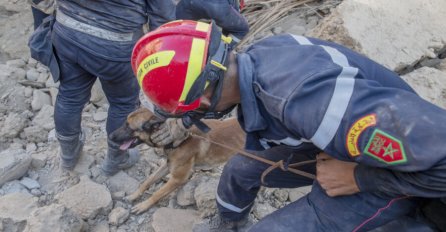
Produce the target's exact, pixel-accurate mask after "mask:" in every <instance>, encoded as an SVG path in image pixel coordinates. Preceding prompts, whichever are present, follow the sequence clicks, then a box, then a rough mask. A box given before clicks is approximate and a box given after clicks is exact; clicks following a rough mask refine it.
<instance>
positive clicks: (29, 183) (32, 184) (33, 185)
mask: <svg viewBox="0 0 446 232" xmlns="http://www.w3.org/2000/svg"><path fill="white" fill-rule="evenodd" d="M20 183H21V184H22V185H23V186H25V187H26V188H27V189H30V190H31V189H37V188H40V184H39V182H37V181H36V180H33V179H31V178H28V177H23V178H22V180H20Z"/></svg>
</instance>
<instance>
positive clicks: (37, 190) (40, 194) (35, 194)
mask: <svg viewBox="0 0 446 232" xmlns="http://www.w3.org/2000/svg"><path fill="white" fill-rule="evenodd" d="M31 194H32V195H33V196H36V197H40V196H42V191H40V189H31Z"/></svg>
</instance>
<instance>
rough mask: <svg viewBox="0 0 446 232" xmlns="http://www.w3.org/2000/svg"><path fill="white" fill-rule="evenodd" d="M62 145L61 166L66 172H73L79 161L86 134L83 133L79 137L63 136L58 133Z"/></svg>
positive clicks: (57, 136)
mask: <svg viewBox="0 0 446 232" xmlns="http://www.w3.org/2000/svg"><path fill="white" fill-rule="evenodd" d="M56 138H57V140H58V141H59V144H60V166H61V167H62V169H65V170H73V169H74V167H75V166H76V164H77V161H78V160H79V157H80V155H81V152H82V148H83V147H84V143H85V133H84V132H83V131H81V133H80V134H78V135H73V136H63V135H60V134H58V133H56Z"/></svg>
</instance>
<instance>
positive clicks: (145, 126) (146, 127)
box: [141, 122, 152, 131]
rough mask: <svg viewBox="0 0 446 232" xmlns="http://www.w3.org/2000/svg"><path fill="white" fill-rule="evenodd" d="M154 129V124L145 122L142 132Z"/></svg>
mask: <svg viewBox="0 0 446 232" xmlns="http://www.w3.org/2000/svg"><path fill="white" fill-rule="evenodd" d="M151 127H152V124H151V123H150V122H145V123H144V124H142V128H141V129H142V130H143V131H149V130H150V129H151Z"/></svg>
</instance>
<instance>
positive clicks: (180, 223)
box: [152, 208, 200, 232]
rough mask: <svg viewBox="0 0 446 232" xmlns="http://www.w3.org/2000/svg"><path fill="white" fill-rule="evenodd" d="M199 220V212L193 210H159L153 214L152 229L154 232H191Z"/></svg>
mask: <svg viewBox="0 0 446 232" xmlns="http://www.w3.org/2000/svg"><path fill="white" fill-rule="evenodd" d="M199 220H200V217H199V212H198V211H195V210H185V209H172V208H159V209H158V210H156V211H155V213H154V214H153V222H152V227H153V229H154V230H155V232H168V231H171V232H173V231H192V226H193V224H194V223H196V222H198V221H199Z"/></svg>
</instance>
